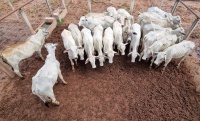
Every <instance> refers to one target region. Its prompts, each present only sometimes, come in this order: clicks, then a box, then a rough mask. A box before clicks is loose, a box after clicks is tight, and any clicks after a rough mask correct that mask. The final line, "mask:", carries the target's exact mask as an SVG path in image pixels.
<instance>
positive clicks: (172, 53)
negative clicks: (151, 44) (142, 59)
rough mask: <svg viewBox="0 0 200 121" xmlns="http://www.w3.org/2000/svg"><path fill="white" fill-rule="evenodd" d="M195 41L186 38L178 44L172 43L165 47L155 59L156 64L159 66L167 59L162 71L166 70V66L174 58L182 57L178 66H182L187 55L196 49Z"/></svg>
mask: <svg viewBox="0 0 200 121" xmlns="http://www.w3.org/2000/svg"><path fill="white" fill-rule="evenodd" d="M194 47H195V44H194V42H191V41H187V40H184V41H182V42H180V43H178V44H175V45H172V46H170V47H168V48H167V49H165V50H164V51H163V52H158V53H157V58H156V60H155V61H154V64H156V65H157V66H159V65H160V64H161V63H162V62H163V61H165V64H164V68H163V71H162V73H163V72H164V70H165V67H166V66H167V65H168V63H169V62H170V61H171V60H172V59H173V58H182V59H181V61H180V62H179V63H178V65H177V68H178V67H179V66H180V64H181V62H182V61H183V60H184V59H185V57H186V56H187V55H189V54H190V53H191V52H192V50H193V49H194Z"/></svg>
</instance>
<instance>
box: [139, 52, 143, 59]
mask: <svg viewBox="0 0 200 121" xmlns="http://www.w3.org/2000/svg"><path fill="white" fill-rule="evenodd" d="M143 55H144V51H142V52H141V53H140V58H139V61H141V59H142V56H143Z"/></svg>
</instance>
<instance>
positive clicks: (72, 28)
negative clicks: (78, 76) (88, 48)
mask: <svg viewBox="0 0 200 121" xmlns="http://www.w3.org/2000/svg"><path fill="white" fill-rule="evenodd" d="M68 30H69V31H70V32H71V34H72V36H73V38H74V40H75V43H76V46H78V47H83V39H82V35H81V32H80V30H79V29H78V26H77V25H75V24H70V25H69V26H68ZM78 55H79V56H80V60H84V48H82V49H78Z"/></svg>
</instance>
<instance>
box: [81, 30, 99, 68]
mask: <svg viewBox="0 0 200 121" xmlns="http://www.w3.org/2000/svg"><path fill="white" fill-rule="evenodd" d="M81 34H82V37H83V43H84V48H85V52H86V54H87V57H88V58H87V59H86V61H85V64H87V63H88V62H90V64H91V65H92V68H96V64H95V60H96V59H99V58H98V57H96V56H94V46H93V38H92V34H91V31H90V30H89V29H87V28H83V29H82V30H81Z"/></svg>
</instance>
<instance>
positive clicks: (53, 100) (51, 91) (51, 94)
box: [47, 88, 60, 105]
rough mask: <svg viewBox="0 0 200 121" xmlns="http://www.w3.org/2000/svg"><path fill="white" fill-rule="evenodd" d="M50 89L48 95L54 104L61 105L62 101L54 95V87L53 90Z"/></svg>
mask: <svg viewBox="0 0 200 121" xmlns="http://www.w3.org/2000/svg"><path fill="white" fill-rule="evenodd" d="M49 91H50V92H48V94H47V97H49V98H51V100H52V103H53V104H55V105H59V104H60V102H58V101H57V100H56V98H55V95H54V93H53V88H52V89H51V90H49Z"/></svg>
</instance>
